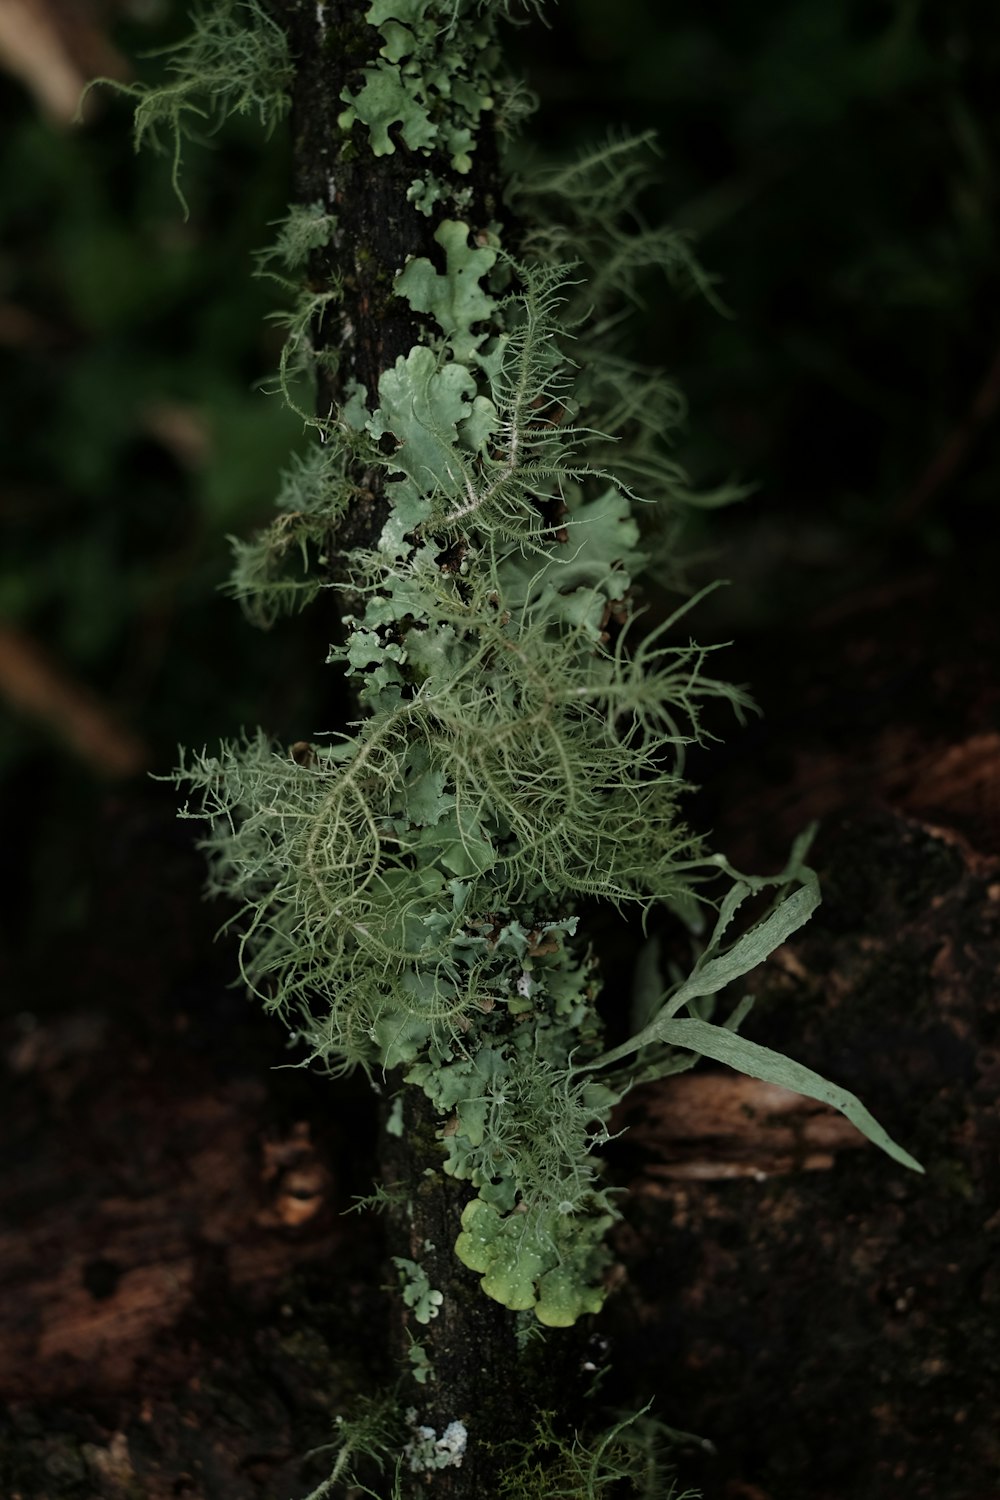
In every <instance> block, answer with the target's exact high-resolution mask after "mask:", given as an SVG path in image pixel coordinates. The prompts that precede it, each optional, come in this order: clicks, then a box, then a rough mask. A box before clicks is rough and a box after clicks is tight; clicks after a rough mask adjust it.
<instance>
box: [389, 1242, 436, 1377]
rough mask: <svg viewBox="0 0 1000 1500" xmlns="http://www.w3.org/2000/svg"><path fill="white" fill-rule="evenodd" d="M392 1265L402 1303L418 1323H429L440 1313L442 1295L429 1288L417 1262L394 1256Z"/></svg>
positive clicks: (421, 1267)
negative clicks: (400, 1291) (399, 1286)
mask: <svg viewBox="0 0 1000 1500" xmlns="http://www.w3.org/2000/svg"><path fill="white" fill-rule="evenodd" d="M392 1263H393V1265H394V1266H395V1267H396V1270H397V1271H398V1272H399V1279H400V1284H401V1286H402V1291H403V1301H404V1302H405V1303H406V1305H407V1307H408V1308H410V1310H411V1311H412V1313H413V1316H414V1317H415V1318H416V1320H417V1322H418V1323H429V1322H430V1321H431V1319H432V1318H436V1317H437V1315H438V1313H439V1312H440V1311H441V1303H442V1302H443V1301H444V1296H443V1294H442V1293H441V1292H439V1291H436V1290H435V1289H434V1288H433V1287H432V1286H431V1284H430V1279H429V1278H428V1275H427V1272H426V1271H425V1270H424V1268H423V1266H421V1265H420V1264H419V1263H418V1262H417V1261H415V1260H408V1259H407V1258H406V1257H405V1256H403V1255H394V1256H393V1257H392ZM425 1378H426V1377H425Z"/></svg>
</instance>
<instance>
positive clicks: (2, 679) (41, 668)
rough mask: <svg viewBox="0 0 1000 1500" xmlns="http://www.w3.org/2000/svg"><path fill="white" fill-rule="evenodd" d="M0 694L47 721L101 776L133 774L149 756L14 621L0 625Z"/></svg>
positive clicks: (107, 712) (27, 714)
mask: <svg viewBox="0 0 1000 1500" xmlns="http://www.w3.org/2000/svg"><path fill="white" fill-rule="evenodd" d="M0 697H3V698H5V699H6V700H7V702H8V703H9V704H10V705H11V707H13V708H15V709H17V710H18V711H19V712H21V713H22V714H25V715H26V716H27V717H29V718H32V719H36V720H38V721H40V722H41V723H42V724H44V725H46V726H47V727H48V728H49V729H51V730H52V731H53V732H54V733H55V734H56V735H57V736H58V738H59V739H61V740H63V741H64V742H65V743H66V744H67V745H68V746H69V747H70V748H71V749H72V750H73V751H74V752H75V753H76V754H77V755H78V756H79V757H80V758H81V760H85V761H86V762H87V763H88V764H89V765H90V766H91V767H92V768H93V769H94V770H95V771H99V772H100V773H101V774H102V775H105V776H115V777H118V776H134V775H135V774H136V772H138V771H141V770H142V768H143V766H144V765H146V763H147V761H148V759H149V754H148V751H147V749H146V746H145V745H144V744H143V742H142V741H141V740H140V739H139V738H138V737H137V736H136V735H135V734H133V733H132V731H131V730H129V729H126V728H125V727H124V726H123V725H122V724H119V723H118V722H117V721H116V719H115V717H114V715H113V714H112V712H111V711H110V710H109V709H108V708H107V707H106V706H105V705H104V704H103V703H101V701H100V700H99V699H98V698H97V696H96V695H95V694H94V693H93V692H91V690H90V689H89V688H86V687H84V686H82V684H80V683H78V682H75V681H74V680H73V679H72V678H71V677H69V676H68V675H67V674H66V672H64V671H63V670H62V669H61V668H60V667H59V666H57V665H56V663H55V662H53V661H51V660H50V659H49V657H48V656H47V655H46V654H45V653H44V652H43V651H42V649H41V648H40V647H39V646H38V645H37V644H36V643H35V642H34V641H32V640H31V639H30V638H29V637H28V636H26V635H24V634H22V632H21V631H19V630H15V629H14V628H13V627H12V626H9V625H0Z"/></svg>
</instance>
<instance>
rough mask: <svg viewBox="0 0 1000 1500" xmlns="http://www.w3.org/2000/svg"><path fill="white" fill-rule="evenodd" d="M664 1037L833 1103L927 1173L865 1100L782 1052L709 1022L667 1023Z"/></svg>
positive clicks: (882, 1143)
mask: <svg viewBox="0 0 1000 1500" xmlns="http://www.w3.org/2000/svg"><path fill="white" fill-rule="evenodd" d="M660 1037H661V1040H662V1041H664V1042H667V1043H668V1044H669V1045H670V1046H672V1047H686V1048H687V1049H688V1050H689V1051H691V1052H697V1053H698V1054H699V1055H700V1056H701V1057H710V1058H712V1059H713V1061H715V1062H721V1063H725V1064H726V1065H727V1067H730V1068H735V1069H736V1070H737V1071H738V1072H740V1073H745V1074H746V1075H747V1077H749V1078H759V1079H761V1080H762V1082H764V1083H776V1084H779V1085H780V1087H781V1088H785V1089H791V1090H792V1091H793V1092H794V1093H796V1094H804V1095H805V1096H806V1098H807V1099H818V1100H819V1102H820V1103H821V1104H829V1105H832V1107H833V1108H834V1109H837V1110H839V1111H840V1113H841V1114H842V1115H843V1116H844V1117H845V1119H847V1120H850V1122H851V1124H852V1125H853V1126H854V1127H855V1129H857V1130H860V1132H861V1134H862V1135H863V1136H866V1137H867V1138H868V1140H870V1141H871V1142H872V1144H873V1145H875V1146H879V1147H881V1149H882V1150H883V1151H884V1152H886V1154H887V1155H888V1156H891V1157H892V1159H893V1161H898V1162H900V1163H901V1164H902V1165H903V1166H904V1167H909V1168H910V1169H911V1170H912V1171H914V1172H923V1170H924V1169H923V1167H922V1166H921V1165H920V1163H919V1162H918V1161H915V1160H914V1158H913V1157H912V1156H911V1155H910V1154H909V1152H908V1151H904V1150H903V1148H902V1146H897V1145H896V1142H895V1141H894V1140H893V1139H892V1137H891V1136H890V1135H888V1134H887V1132H886V1131H885V1130H883V1129H882V1126H881V1125H880V1124H879V1123H878V1121H877V1120H876V1119H875V1118H874V1116H873V1115H871V1114H869V1112H868V1110H867V1109H865V1107H864V1105H863V1104H862V1103H861V1100H860V1099H858V1098H857V1097H856V1096H855V1095H854V1094H852V1093H850V1092H849V1091H848V1090H847V1089H844V1088H840V1087H839V1085H837V1084H835V1083H829V1082H828V1081H827V1079H825V1078H823V1077H821V1076H820V1074H819V1073H814V1072H813V1070H812V1068H807V1067H804V1066H803V1064H802V1063H797V1062H793V1061H792V1059H791V1058H790V1057H783V1056H782V1055H781V1053H780V1052H772V1051H771V1049H770V1047H762V1046H760V1044H759V1043H757V1042H750V1041H748V1040H747V1039H746V1037H743V1036H738V1035H737V1034H736V1033H735V1032H733V1031H729V1030H727V1029H726V1028H725V1027H724V1026H712V1025H710V1024H709V1023H708V1022H707V1021H689V1020H680V1021H667V1022H665V1023H663V1025H662V1026H661V1028H660Z"/></svg>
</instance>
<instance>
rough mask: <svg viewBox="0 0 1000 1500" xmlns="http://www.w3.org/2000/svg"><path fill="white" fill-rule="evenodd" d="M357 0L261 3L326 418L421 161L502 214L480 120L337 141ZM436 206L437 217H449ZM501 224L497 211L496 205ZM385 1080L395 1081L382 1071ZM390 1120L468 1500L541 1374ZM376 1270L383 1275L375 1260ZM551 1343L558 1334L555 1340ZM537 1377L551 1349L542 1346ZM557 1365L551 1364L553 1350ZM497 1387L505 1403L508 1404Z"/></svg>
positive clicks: (451, 1185)
mask: <svg viewBox="0 0 1000 1500" xmlns="http://www.w3.org/2000/svg"><path fill="white" fill-rule="evenodd" d="M363 11H364V7H363V6H359V5H358V4H357V3H355V0H330V3H328V4H325V5H323V6H317V5H316V4H315V3H314V0H284V3H282V4H281V5H280V6H279V7H277V9H276V13H277V14H278V15H279V17H280V18H281V20H282V22H283V24H284V25H285V26H286V27H287V31H288V36H289V40H290V44H291V49H292V53H293V56H294V58H295V60H296V71H295V83H294V88H293V102H292V130H293V140H294V172H295V196H296V199H297V200H298V201H299V202H301V203H304V204H312V203H317V202H318V203H322V204H323V205H324V207H325V208H326V209H327V211H328V212H330V213H331V214H333V215H334V216H335V219H336V229H335V232H334V235H333V238H332V241H331V243H330V245H329V246H328V247H327V248H326V249H325V250H323V251H321V252H318V253H317V254H316V255H315V256H314V257H313V262H312V264H311V267H310V284H311V288H312V289H313V290H314V291H317V292H325V291H327V290H328V289H329V288H330V287H332V286H335V285H337V286H340V287H341V288H342V294H341V297H340V299H339V300H338V302H337V304H336V314H335V316H331V317H330V318H329V319H327V320H325V321H324V323H323V324H322V326H321V327H319V328H318V329H317V330H316V335H315V339H316V344H317V347H318V348H320V349H325V350H327V351H330V352H335V354H336V360H335V362H333V363H332V364H331V366H330V367H323V368H321V370H320V377H319V390H318V411H319V413H320V414H321V415H325V414H327V413H328V412H329V411H330V410H332V409H333V407H334V406H335V405H336V403H337V402H338V401H339V400H340V399H341V398H342V395H343V391H344V388H345V385H346V383H347V382H348V381H349V380H351V379H354V380H357V381H358V382H360V384H361V385H363V386H364V387H365V389H366V391H367V393H368V404H369V406H370V407H372V408H374V406H375V405H376V404H377V399H376V392H377V389H378V382H379V377H380V375H381V374H382V372H383V371H385V370H387V369H389V368H391V366H392V365H393V364H394V362H395V361H396V359H397V358H399V357H400V356H405V355H407V354H408V353H409V351H410V349H411V348H412V347H413V346H414V345H415V344H416V343H417V342H418V341H419V339H420V335H421V331H422V326H421V320H420V318H419V316H418V315H417V314H415V313H414V312H413V311H412V309H411V308H410V306H409V304H408V303H407V302H406V301H405V300H404V299H402V298H400V297H397V296H395V295H394V293H393V283H394V279H395V277H396V275H397V273H398V272H399V271H400V270H401V269H402V267H403V266H404V264H405V263H406V260H407V259H408V258H409V257H411V256H426V257H428V258H429V259H430V260H431V261H432V262H437V261H439V260H440V250H439V247H438V246H437V244H436V243H435V241H434V231H435V229H436V228H437V225H438V223H439V222H440V221H441V220H442V219H444V218H446V217H448V216H449V212H448V207H447V205H446V204H442V205H441V208H440V212H438V213H436V214H434V215H432V216H430V217H428V216H427V215H425V214H423V213H421V212H419V211H418V210H417V209H416V208H415V207H414V206H413V205H412V204H411V203H410V202H409V201H408V200H407V189H408V188H409V186H410V184H411V182H412V180H413V178H414V176H415V175H416V174H417V172H418V171H419V172H421V173H424V172H431V173H434V174H435V175H436V176H437V177H438V178H440V179H442V180H445V181H450V180H454V181H455V183H456V186H459V187H461V188H463V189H470V188H471V190H472V197H471V204H470V207H469V208H468V209H467V210H466V211H465V214H466V215H467V217H468V219H469V223H470V229H471V231H472V233H473V235H474V234H475V232H476V230H477V229H478V228H480V227H481V228H484V229H485V227H486V226H487V225H488V224H490V223H491V221H492V222H496V221H498V220H501V219H503V218H504V210H503V207H502V196H503V194H502V186H503V185H502V182H501V178H500V165H499V160H498V152H497V147H496V140H495V135H494V132H493V129H492V126H491V125H490V123H489V117H488V116H486V117H484V123H483V125H482V128H481V130H480V132H479V134H478V137H477V143H476V148H475V152H474V153H473V158H472V160H473V167H472V170H471V172H470V173H469V174H468V175H466V176H462V177H458V176H457V174H456V173H455V172H454V169H453V168H452V166H451V164H450V161H449V159H448V157H447V155H446V154H444V153H442V152H433V153H432V154H430V155H429V156H427V155H424V154H421V155H420V156H419V157H418V156H415V155H414V154H413V153H412V152H410V151H409V150H408V149H407V147H406V145H405V142H403V141H402V139H401V138H400V137H399V135H398V133H395V134H394V137H393V138H394V144H395V150H394V151H393V152H391V153H390V154H388V155H385V156H374V155H373V154H372V152H371V149H370V146H369V144H368V141H367V130H366V129H364V128H363V127H362V126H360V125H355V127H354V131H353V133H352V134H351V135H350V136H345V133H344V131H343V129H342V128H341V127H340V126H339V125H338V123H337V117H338V116H339V115H340V114H341V113H342V112H343V110H344V107H345V106H344V102H343V100H342V99H341V97H340V96H341V92H342V90H343V89H344V88H345V86H351V87H354V88H356V87H357V86H358V83H359V78H360V70H361V69H362V68H363V67H364V66H365V65H366V64H370V63H373V62H374V61H375V59H376V57H377V49H378V46H379V45H380V41H381V38H380V37H379V34H378V32H377V31H376V30H375V29H374V28H373V27H371V26H369V25H367V24H366V23H365V22H364V19H363ZM453 212H454V211H453V210H452V214H453ZM507 227H508V229H509V228H510V226H509V216H508V226H507ZM381 481H382V476H381V474H380V473H376V472H373V471H367V472H366V473H365V474H364V475H359V498H358V501H357V503H356V504H355V506H354V508H353V510H352V513H351V514H350V515H349V517H348V518H347V521H346V522H345V524H344V525H343V526H342V527H341V529H340V532H339V534H338V537H337V550H338V551H340V552H344V551H347V550H348V549H350V548H351V547H356V546H359V545H360V546H372V545H373V544H374V543H375V542H376V541H377V539H378V535H379V533H380V531H381V528H382V525H383V523H384V521H385V517H386V506H385V503H384V501H383V499H382V495H381V493H380V486H381ZM393 1082H394V1083H395V1084H396V1085H398V1084H399V1083H400V1082H401V1080H399V1079H396V1080H394V1081H390V1086H391V1085H392V1083H393ZM403 1099H404V1129H403V1133H402V1136H401V1137H399V1138H398V1139H393V1138H392V1137H390V1136H389V1135H388V1134H386V1133H385V1132H384V1131H383V1133H382V1140H383V1142H384V1143H385V1149H384V1151H383V1152H382V1157H383V1161H382V1177H383V1180H385V1181H388V1182H398V1183H402V1184H404V1185H405V1190H406V1194H407V1207H406V1209H405V1210H404V1209H397V1208H393V1209H392V1210H390V1212H389V1214H388V1215H387V1221H386V1222H387V1227H388V1238H389V1253H390V1255H393V1254H395V1255H399V1256H403V1257H406V1258H408V1259H412V1260H415V1261H418V1262H419V1263H420V1265H421V1266H422V1268H423V1269H424V1271H425V1272H426V1273H427V1275H428V1277H429V1279H430V1283H431V1285H432V1286H433V1287H434V1288H435V1289H437V1290H439V1291H441V1292H442V1293H443V1294H444V1296H443V1302H442V1305H441V1311H440V1314H439V1315H438V1316H437V1317H436V1318H435V1319H434V1320H433V1321H432V1322H430V1323H428V1324H426V1325H420V1324H417V1323H415V1322H414V1321H413V1317H412V1314H411V1313H410V1312H409V1310H408V1309H406V1308H405V1307H404V1305H403V1302H402V1298H401V1297H400V1296H399V1295H398V1294H397V1295H394V1296H393V1297H392V1299H391V1301H390V1307H391V1309H392V1313H393V1317H394V1326H393V1329H392V1333H391V1337H390V1344H391V1346H392V1347H393V1349H394V1352H395V1355H396V1359H397V1362H398V1364H399V1367H400V1368H401V1369H402V1370H403V1371H404V1372H407V1373H405V1374H404V1378H403V1402H402V1404H403V1406H404V1408H405V1407H408V1406H411V1407H412V1408H413V1409H414V1410H415V1411H416V1412H417V1414H418V1421H419V1423H420V1424H421V1425H424V1426H428V1427H433V1428H434V1429H435V1431H436V1432H438V1433H441V1432H443V1430H444V1429H445V1428H446V1427H447V1425H448V1424H449V1423H450V1422H452V1421H454V1420H460V1421H462V1422H464V1423H465V1425H466V1427H467V1429H468V1431H469V1446H468V1449H467V1452H466V1455H465V1458H464V1460H463V1463H462V1466H461V1467H460V1468H449V1469H445V1470H441V1471H439V1472H437V1473H435V1475H434V1478H433V1488H434V1493H435V1494H436V1495H439V1496H441V1497H442V1500H448V1497H454V1500H459V1497H462V1496H468V1497H475V1500H481V1497H482V1496H484V1495H488V1494H492V1493H494V1492H495V1491H496V1489H497V1484H498V1474H499V1473H500V1471H501V1470H502V1468H503V1465H504V1463H505V1462H507V1461H509V1459H508V1458H505V1455H504V1453H503V1449H502V1445H503V1444H504V1442H505V1440H507V1439H509V1438H511V1437H514V1436H516V1435H517V1434H519V1433H521V1432H523V1429H524V1425H525V1411H526V1410H528V1409H530V1407H531V1406H532V1404H533V1401H534V1402H536V1403H537V1402H538V1401H539V1400H542V1399H543V1398H544V1394H545V1390H546V1389H547V1388H548V1386H547V1383H546V1382H543V1381H541V1380H540V1378H539V1376H538V1374H537V1372H536V1375H535V1376H534V1377H531V1376H529V1373H528V1366H527V1363H526V1361H525V1360H523V1359H521V1358H520V1356H519V1351H518V1347H517V1342H516V1339H515V1328H516V1320H515V1317H514V1315H513V1314H511V1313H510V1312H508V1311H507V1310H506V1309H505V1308H503V1307H501V1306H500V1305H499V1304H498V1303H495V1302H492V1301H490V1300H489V1299H488V1298H487V1297H486V1296H485V1295H484V1294H483V1293H482V1292H481V1291H480V1289H479V1286H478V1279H479V1278H478V1276H477V1275H475V1274H474V1273H473V1272H471V1271H469V1270H468V1269H467V1268H466V1267H464V1266H463V1265H461V1263H460V1262H459V1261H458V1260H457V1259H456V1257H455V1255H454V1252H453V1245H454V1242H455V1239H456V1236H457V1234H458V1231H459V1228H460V1223H459V1221H460V1218H461V1213H462V1209H463V1207H464V1205H465V1203H466V1201H467V1200H468V1198H469V1197H470V1196H471V1193H470V1190H469V1188H468V1186H467V1185H465V1184H461V1183H458V1182H455V1181H454V1180H453V1179H451V1178H449V1177H448V1176H447V1175H446V1174H445V1173H444V1172H443V1171H442V1170H441V1161H442V1155H443V1153H442V1149H441V1145H440V1141H439V1139H438V1137H437V1133H436V1132H437V1129H438V1126H439V1125H440V1123H441V1122H439V1121H437V1120H436V1119H435V1118H434V1116H433V1114H432V1112H431V1110H430V1107H429V1105H428V1104H427V1102H426V1100H425V1099H424V1098H423V1096H422V1095H418V1094H417V1092H416V1091H415V1090H413V1089H405V1090H404V1095H403ZM386 1275H387V1279H388V1280H390V1281H392V1280H395V1272H394V1271H393V1270H392V1269H391V1268H387V1272H386ZM413 1342H417V1343H419V1344H420V1345H421V1346H422V1347H423V1349H424V1350H425V1351H426V1354H427V1358H428V1360H429V1362H430V1366H431V1369H432V1370H433V1376H432V1378H431V1379H429V1380H428V1381H427V1382H426V1383H422V1384H420V1383H418V1382H417V1381H415V1380H414V1378H413V1376H412V1374H411V1373H409V1372H410V1371H411V1370H412V1368H413V1367H412V1365H411V1363H410V1362H409V1360H408V1351H409V1349H410V1347H411V1344H412V1343H413ZM559 1342H560V1343H561V1345H562V1347H563V1349H564V1350H568V1349H570V1348H571V1347H573V1346H574V1345H575V1342H576V1341H575V1340H574V1338H573V1337H572V1336H571V1335H570V1336H565V1337H563V1338H562V1339H561V1340H560V1341H559ZM549 1357H550V1358H549V1364H550V1373H551V1364H552V1361H551V1350H550V1351H549ZM556 1363H557V1364H558V1363H559V1361H556ZM512 1388H516V1389H518V1390H519V1391H520V1393H521V1400H520V1402H513V1401H511V1399H510V1392H511V1389H512ZM404 1483H405V1484H407V1485H409V1486H411V1487H412V1489H413V1491H414V1493H417V1492H423V1490H424V1489H425V1480H424V1478H423V1476H412V1475H407V1476H406V1478H405V1480H404Z"/></svg>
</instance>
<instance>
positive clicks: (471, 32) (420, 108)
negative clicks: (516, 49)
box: [338, 0, 499, 174]
mask: <svg viewBox="0 0 1000 1500" xmlns="http://www.w3.org/2000/svg"><path fill="white" fill-rule="evenodd" d="M365 20H366V21H367V22H368V24H369V25H370V26H373V27H376V28H377V30H378V31H379V33H380V35H381V37H382V45H381V47H380V48H379V56H378V57H377V58H376V60H375V62H374V63H372V64H370V65H369V66H368V67H366V68H365V69H364V70H363V81H362V84H361V87H360V89H359V90H358V92H357V93H352V92H351V90H350V89H347V88H345V89H344V90H343V92H342V93H341V96H340V97H341V99H342V100H343V101H344V103H345V104H346V105H347V106H348V107H347V108H346V109H345V110H343V111H342V113H341V115H340V116H339V121H338V123H339V124H340V126H341V129H343V130H345V131H349V130H350V129H351V128H352V126H353V125H354V123H355V122H356V121H359V122H360V123H361V124H362V125H364V126H365V127H366V128H367V131H368V138H369V143H370V146H371V150H372V152H373V154H374V155H375V156H388V155H390V154H391V153H392V152H394V151H395V149H396V148H395V146H394V144H393V140H392V136H391V134H390V131H391V130H392V128H393V127H398V129H399V134H400V136H401V138H402V140H403V142H404V144H405V145H406V146H407V147H408V148H409V150H410V151H415V152H423V153H425V154H429V153H430V152H431V151H432V150H439V151H442V152H444V153H445V154H446V155H447V157H448V158H449V161H450V163H451V166H452V168H453V169H454V170H455V171H456V172H458V173H460V174H464V173H467V172H469V171H471V168H472V152H473V151H474V150H475V138H476V132H477V130H478V129H479V125H480V120H481V117H482V115H483V113H484V112H485V111H487V110H490V109H492V108H493V104H494V99H493V94H492V92H491V80H492V79H493V77H495V75H496V72H497V67H498V63H499V50H498V48H497V44H496V40H495V36H494V31H495V23H494V22H493V21H492V19H490V18H488V17H482V18H481V17H480V14H479V8H478V7H477V6H474V5H469V4H468V3H467V0H458V4H445V3H442V0H381V3H380V0H375V3H374V4H372V5H371V6H369V8H368V10H367V11H366V12H365Z"/></svg>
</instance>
